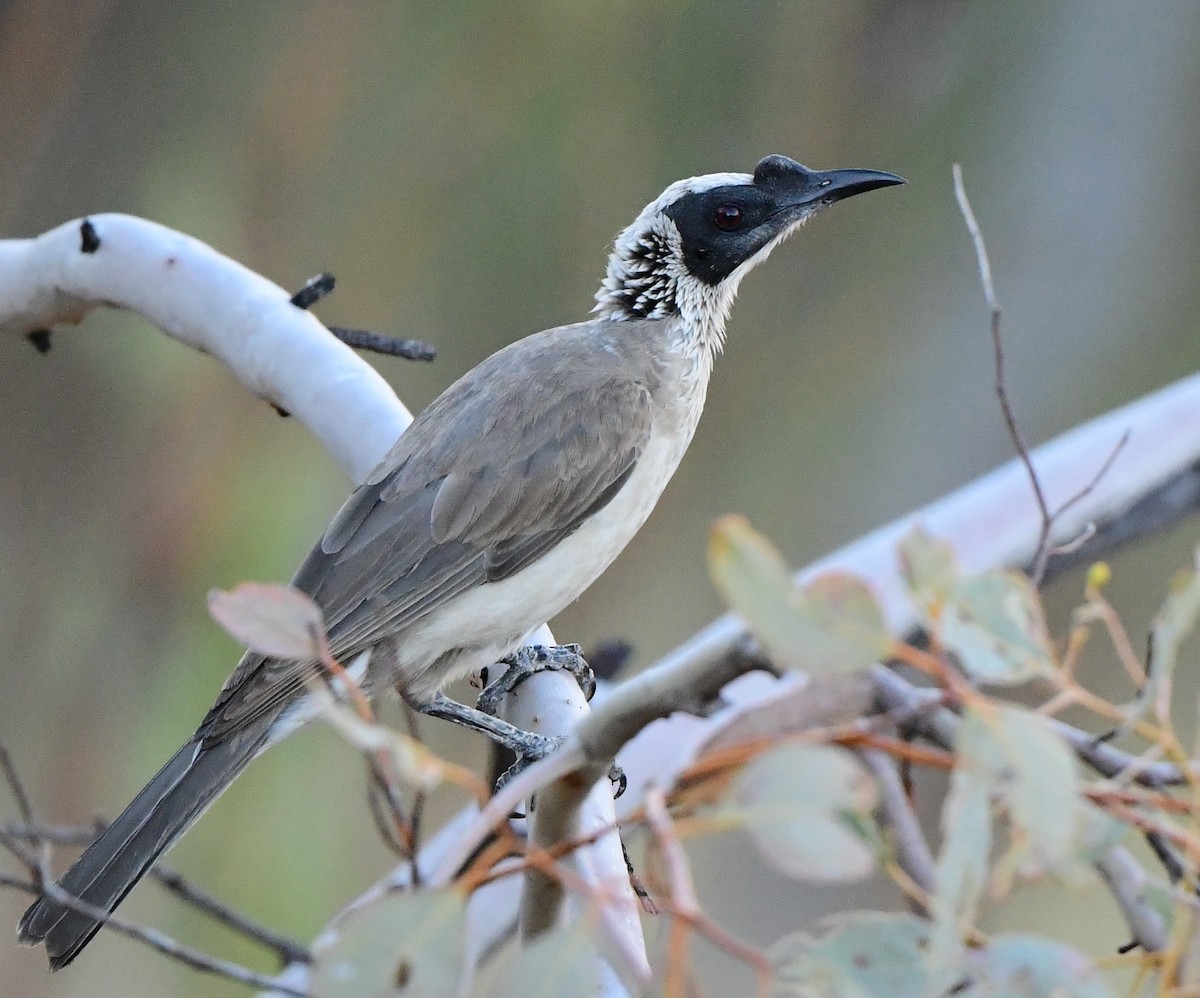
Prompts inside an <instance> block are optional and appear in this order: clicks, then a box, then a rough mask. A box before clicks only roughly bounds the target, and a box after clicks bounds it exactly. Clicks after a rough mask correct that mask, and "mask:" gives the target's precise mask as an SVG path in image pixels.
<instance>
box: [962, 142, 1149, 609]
mask: <svg viewBox="0 0 1200 998" xmlns="http://www.w3.org/2000/svg"><path fill="white" fill-rule="evenodd" d="M950 170H951V173H952V174H953V176H954V197H955V199H956V200H957V201H958V207H959V210H960V211H961V213H962V217H963V222H964V223H965V224H966V226H967V231H968V232H969V233H970V235H971V242H972V243H973V244H974V246H975V258H976V260H977V261H978V264H979V283H980V284H981V285H982V286H983V300H984V302H985V303H986V304H987V307H988V309H989V310H990V311H991V329H992V352H993V355H994V363H995V370H996V385H995V387H996V398H997V399H999V401H1000V412H1001V414H1002V415H1003V416H1004V425H1005V427H1006V428H1007V429H1008V435H1009V437H1010V438H1011V440H1012V442H1013V447H1014V448H1015V449H1016V452H1017V457H1018V458H1019V459H1020V461H1021V463H1022V464H1023V465H1024V466H1025V472H1026V474H1027V475H1028V478H1029V484H1030V486H1031V488H1032V489H1033V496H1034V500H1035V502H1036V503H1037V508H1038V514H1039V516H1040V517H1041V521H1042V523H1041V528H1040V530H1039V533H1038V543H1037V551H1036V554H1035V555H1034V558H1033V562H1032V564H1031V566H1030V570H1029V576H1030V578H1031V579H1032V580H1033V584H1034V585H1035V586H1037V585H1041V583H1042V580H1043V579H1044V578H1045V576H1046V568H1047V566H1048V564H1049V562H1050V558H1051V557H1053V556H1054V555H1056V554H1066V553H1071V552H1072V551H1074V550H1076V549H1077V548H1078V547H1081V546H1082V545H1083V544H1085V543H1086V542H1087V541H1088V540H1089V539H1090V538H1091V536H1092V535H1093V534H1094V533H1095V532H1096V528H1095V527H1094V525H1092V529H1091V530H1090V531H1087V530H1085V531H1084V532H1083V533H1082V534H1081V535H1080V537H1079V538H1076V539H1075V540H1073V541H1070V542H1068V543H1067V544H1065V545H1062V546H1060V547H1055V546H1054V545H1052V544H1051V543H1050V534H1051V532H1052V531H1053V529H1054V523H1055V521H1056V520H1057V519H1058V518H1059V517H1060V516H1062V514H1063V513H1065V512H1066V511H1067V510H1069V509H1070V508H1071V507H1072V506H1074V505H1075V504H1076V503H1078V502H1081V501H1082V500H1083V499H1085V498H1086V497H1087V496H1088V495H1090V494H1091V492H1092V491H1093V490H1094V489H1095V488H1096V485H1097V484H1098V483H1099V482H1100V480H1101V479H1102V478H1103V477H1104V476H1105V474H1107V473H1108V470H1109V469H1110V468H1111V467H1112V465H1113V462H1114V461H1116V459H1117V455H1118V454H1120V453H1121V451H1122V450H1123V449H1124V447H1125V444H1126V443H1127V442H1128V440H1129V431H1128V430H1126V431H1125V433H1123V434H1122V436H1121V438H1120V439H1119V440H1118V441H1117V443H1116V445H1115V446H1114V447H1113V449H1112V451H1111V452H1110V453H1109V455H1108V457H1107V458H1105V460H1104V463H1103V464H1101V466H1100V469H1099V470H1098V471H1097V472H1096V473H1095V475H1093V476H1092V479H1091V481H1089V482H1088V483H1087V484H1086V485H1085V486H1083V488H1081V489H1080V490H1079V491H1078V492H1076V493H1075V494H1074V495H1072V496H1071V497H1070V498H1068V499H1067V500H1066V501H1065V502H1063V503H1062V505H1060V506H1059V507H1058V508H1057V509H1055V510H1053V511H1052V510H1051V509H1050V504H1049V503H1048V502H1047V501H1046V492H1045V489H1044V488H1043V486H1042V481H1041V478H1040V477H1039V476H1038V473H1037V470H1036V469H1035V468H1034V465H1033V457H1032V455H1031V454H1030V451H1029V445H1028V444H1027V443H1026V442H1025V435H1024V434H1023V433H1022V432H1021V427H1020V425H1019V424H1018V423H1017V417H1016V413H1015V412H1014V411H1013V407H1012V401H1011V399H1010V398H1009V395H1008V383H1007V377H1006V373H1005V367H1004V338H1003V336H1002V335H1001V316H1002V312H1001V309H1000V304H999V302H998V301H997V300H996V287H995V284H994V283H993V281H992V265H991V263H990V261H989V260H988V252H987V245H986V244H985V243H984V240H983V230H982V229H981V228H980V227H979V222H978V220H977V219H976V218H975V212H974V210H973V209H972V208H971V202H970V199H969V198H968V197H967V190H966V187H965V186H964V184H963V176H962V164H961V163H954V164H953V165H952V166H951V168H950Z"/></svg>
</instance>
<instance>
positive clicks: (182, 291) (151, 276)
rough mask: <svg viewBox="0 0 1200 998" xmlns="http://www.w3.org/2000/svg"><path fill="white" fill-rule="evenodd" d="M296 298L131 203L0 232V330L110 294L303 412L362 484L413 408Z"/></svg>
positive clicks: (267, 395)
mask: <svg viewBox="0 0 1200 998" xmlns="http://www.w3.org/2000/svg"><path fill="white" fill-rule="evenodd" d="M290 298H291V296H290V295H289V294H288V292H286V291H285V290H284V289H283V288H281V287H279V285H277V284H275V283H273V282H271V281H269V280H267V279H266V278H265V277H261V276H260V275H258V274H256V273H254V272H253V271H252V270H249V269H248V268H246V267H243V266H242V265H241V264H240V263H237V262H236V261H235V260H231V259H230V258H229V257H227V256H225V255H224V254H222V253H219V252H217V251H216V250H215V249H213V248H212V247H211V246H208V245H206V244H205V243H202V242H200V241H199V240H198V239H193V238H192V237H191V236H186V235H184V234H183V233H181V232H176V231H175V230H174V229H168V228H167V227H166V226H163V225H159V224H157V223H155V222H150V221H147V220H146V219H144V218H135V217H133V216H131V215H115V214H103V215H90V216H88V217H87V218H85V219H78V220H76V221H73V222H67V223H66V224H64V225H60V226H58V228H55V229H51V230H50V231H49V232H46V233H44V234H43V235H40V236H38V237H37V238H35V239H4V240H0V335H3V334H14V335H18V336H27V335H29V334H30V333H35V332H39V331H42V330H49V329H51V327H53V326H57V325H63V324H71V325H74V324H76V323H79V322H80V321H82V320H83V319H84V318H85V317H86V316H87V315H88V314H90V313H91V312H92V311H93V310H94V309H96V308H100V307H102V306H107V307H109V308H121V309H127V310H128V311H131V312H136V313H138V314H139V315H141V316H143V317H144V318H146V319H147V320H149V321H150V322H151V323H153V324H154V325H155V326H157V327H158V328H159V329H160V330H162V331H163V332H164V333H166V334H167V335H168V336H170V337H171V338H172V339H176V340H179V341H180V342H181V343H186V344H187V345H188V346H190V347H194V348H195V349H197V350H200V351H202V352H204V353H209V354H212V355H213V356H214V357H217V358H219V359H220V360H221V361H222V362H224V364H225V365H226V366H227V367H228V368H229V369H230V371H232V372H233V374H234V375H235V376H236V377H237V378H238V379H239V380H240V381H241V382H242V384H244V385H245V386H246V387H247V388H248V389H249V390H250V391H251V392H252V393H253V394H254V395H256V396H258V397H259V398H262V399H265V400H267V401H268V402H273V403H274V404H275V405H277V406H279V407H280V408H281V409H283V410H285V411H286V412H289V413H291V414H292V415H293V416H295V417H296V418H297V419H299V420H300V421H301V422H302V423H304V425H305V426H306V427H308V429H309V430H310V431H312V433H313V435H314V436H315V437H316V438H317V439H318V440H319V441H320V442H321V443H322V444H323V445H324V446H325V448H326V450H328V451H329V453H330V455H332V457H333V459H334V460H335V461H337V463H338V464H339V465H341V467H342V469H343V470H344V471H345V472H346V473H347V474H348V475H349V476H350V478H351V479H352V480H353V481H354V482H355V483H356V484H357V483H358V482H361V481H362V480H363V479H364V478H366V476H367V474H368V473H369V472H370V471H371V469H372V468H373V467H374V466H375V465H376V464H378V463H379V461H380V459H381V458H382V457H383V456H384V455H385V454H386V453H387V451H388V449H389V448H390V447H391V446H392V444H394V443H395V442H396V439H397V438H398V437H399V436H400V434H401V432H403V430H404V429H405V427H407V426H408V424H409V423H410V422H411V421H412V416H411V415H410V414H409V412H408V410H407V409H405V407H404V405H403V404H402V403H401V402H400V400H399V399H398V398H396V395H395V393H394V392H393V391H392V390H391V388H390V387H389V386H388V383H387V382H386V381H384V379H383V378H382V377H380V375H379V373H378V372H377V371H376V370H375V369H374V368H373V367H372V366H371V365H370V364H368V363H366V362H365V361H363V360H362V359H361V358H360V357H359V356H358V355H357V354H355V352H354V351H353V350H351V349H350V348H349V347H348V346H346V345H345V344H343V343H341V342H339V341H338V340H337V339H335V338H334V337H333V336H331V335H330V333H329V331H328V330H327V329H326V328H325V327H324V326H323V325H321V323H320V321H319V320H318V319H317V318H316V316H314V315H312V314H311V313H309V312H306V311H303V310H302V309H299V308H297V307H296V306H295V305H293V304H292V303H291V300H290Z"/></svg>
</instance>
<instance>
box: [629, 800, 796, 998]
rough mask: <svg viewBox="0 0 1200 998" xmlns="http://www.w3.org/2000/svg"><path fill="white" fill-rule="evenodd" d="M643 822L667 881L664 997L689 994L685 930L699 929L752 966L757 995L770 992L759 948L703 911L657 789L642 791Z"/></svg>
mask: <svg viewBox="0 0 1200 998" xmlns="http://www.w3.org/2000/svg"><path fill="white" fill-rule="evenodd" d="M645 808H646V824H647V825H648V826H649V827H650V831H651V832H652V833H653V835H654V839H655V842H656V844H657V845H658V849H659V852H660V854H661V855H662V858H663V862H664V863H665V865H666V868H667V878H668V880H669V881H670V898H669V899H668V900H667V901H666V903H665V910H666V911H667V912H668V913H670V915H671V916H672V919H671V930H670V935H669V938H668V943H667V968H666V984H665V987H664V993H665V994H666V995H668V996H677V995H678V996H683V995H688V994H691V993H692V992H691V990H690V989H689V987H688V979H687V966H688V964H687V934H688V930H689V929H695V930H698V931H700V932H702V933H703V934H704V935H705V936H706V937H707V938H708V939H709V941H710V942H712V943H714V944H715V945H716V946H719V947H720V948H721V949H723V950H725V951H726V952H727V953H729V954H730V955H731V956H733V957H735V958H736V959H738V960H741V961H742V962H743V963H745V964H747V965H748V966H750V967H752V968H753V969H754V970H755V972H756V975H757V994H758V995H760V996H765V995H768V994H770V990H771V978H772V975H773V972H774V968H772V966H771V963H770V961H769V960H768V959H767V958H766V956H764V955H763V954H762V953H761V952H760V951H759V950H757V949H755V948H754V947H753V946H748V945H746V944H745V943H743V942H741V941H740V940H738V939H735V938H734V937H733V936H731V935H730V934H729V933H728V932H726V931H725V930H724V929H723V928H721V926H719V925H718V924H717V923H716V922H714V921H713V920H712V919H711V918H709V917H708V915H707V914H706V913H705V911H704V909H703V907H702V906H701V904H700V899H699V896H698V895H697V894H696V886H695V883H694V882H693V880H692V870H691V866H690V865H689V864H688V860H687V856H686V855H685V854H684V851H683V846H682V844H681V843H680V841H679V836H678V835H677V834H676V832H675V826H674V822H672V821H671V816H670V814H669V813H668V811H667V803H666V798H665V797H664V795H663V793H662V791H661V790H658V789H650V790H647V791H646V800H645Z"/></svg>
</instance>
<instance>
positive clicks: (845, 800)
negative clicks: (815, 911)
mask: <svg viewBox="0 0 1200 998" xmlns="http://www.w3.org/2000/svg"><path fill="white" fill-rule="evenodd" d="M874 805H875V784H874V782H873V781H872V780H871V777H870V775H869V774H868V773H867V771H866V770H865V769H864V768H863V767H862V765H861V764H860V763H859V762H858V760H856V759H855V758H854V757H853V756H852V755H850V753H848V752H846V751H845V750H843V749H836V748H830V747H828V746H824V745H795V744H792V745H783V746H780V747H779V748H776V749H772V750H771V751H769V752H764V753H763V754H762V755H760V756H758V757H757V758H755V759H753V760H751V761H750V762H749V763H747V764H746V766H744V767H743V768H742V770H741V772H739V773H738V775H737V777H736V778H735V779H734V783H733V787H732V790H731V793H730V799H729V800H728V801H727V802H726V803H725V804H724V805H723V806H722V808H721V809H720V810H719V812H718V814H719V816H720V818H721V819H724V820H725V821H728V822H729V823H731V824H736V825H740V826H742V827H744V828H746V830H747V831H749V833H750V834H751V835H752V836H753V837H754V839H755V841H756V842H757V843H758V846H759V848H760V849H762V851H763V853H764V855H765V856H766V857H767V859H768V860H769V861H770V862H771V863H772V864H774V865H775V866H776V867H777V868H778V869H779V870H781V871H783V872H784V873H786V874H788V875H789V876H793V877H799V878H805V879H810V880H850V879H856V878H860V877H865V876H866V875H867V874H868V873H870V872H871V870H872V869H873V868H874V864H875V853H874V849H873V843H872V842H871V841H870V840H869V839H868V837H867V836H865V835H864V833H863V829H864V828H865V827H867V826H868V824H869V822H870V820H871V811H872V809H873V807H874Z"/></svg>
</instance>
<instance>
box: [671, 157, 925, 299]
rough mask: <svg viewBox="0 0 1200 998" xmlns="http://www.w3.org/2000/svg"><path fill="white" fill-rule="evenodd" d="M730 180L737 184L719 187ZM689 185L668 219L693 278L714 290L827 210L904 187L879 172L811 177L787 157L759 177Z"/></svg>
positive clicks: (764, 163) (765, 164)
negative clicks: (875, 192)
mask: <svg viewBox="0 0 1200 998" xmlns="http://www.w3.org/2000/svg"><path fill="white" fill-rule="evenodd" d="M726 178H728V179H729V180H731V181H734V182H731V183H721V182H720V181H721V180H722V179H726ZM743 178H744V179H743ZM706 182H712V184H711V185H710V183H706ZM686 183H690V184H691V187H692V189H688V188H687V187H684V189H683V190H682V191H681V193H680V194H679V196H678V197H677V198H676V199H675V200H674V201H672V202H671V203H670V204H667V205H665V206H664V207H663V214H664V215H666V216H667V217H668V218H670V219H671V220H672V221H673V222H674V223H675V227H676V228H677V229H678V230H679V235H680V238H681V240H682V251H683V262H684V264H685V265H686V267H687V269H688V271H689V272H690V273H691V274H692V275H693V276H694V277H696V278H697V279H698V280H700V281H703V282H704V283H705V284H710V285H711V284H719V283H720V282H721V281H723V280H724V279H725V278H727V277H728V276H729V275H730V274H732V273H733V272H734V271H735V270H736V269H737V268H738V267H740V266H741V265H742V264H743V263H745V262H747V261H748V260H751V259H753V258H754V257H755V255H756V254H758V253H760V252H761V251H762V250H763V249H765V248H768V247H769V246H770V245H771V243H772V242H773V241H775V240H776V239H779V238H781V237H783V236H785V235H787V233H788V232H790V231H791V230H792V229H793V228H794V227H795V226H796V225H798V224H800V223H801V222H803V221H804V220H805V219H807V218H808V217H809V216H811V215H812V214H814V213H815V212H817V211H820V210H821V209H822V208H824V207H827V206H828V205H831V204H833V203H834V202H835V201H841V200H843V199H845V198H848V197H853V196H854V195H855V194H863V193H865V192H867V191H873V190H875V189H876V188H879V187H889V186H891V185H892V184H902V183H904V180H903V179H901V178H900V177H897V176H895V175H894V174H891V173H881V172H879V171H877V170H810V169H808V167H806V166H801V165H800V164H799V163H797V162H796V161H795V160H793V159H788V157H786V156H767V157H766V158H765V159H763V160H761V161H760V162H759V164H758V166H756V167H755V168H754V174H753V176H750V177H747V176H745V175H738V174H732V175H731V174H715V175H713V176H712V177H697V178H695V179H694V180H693V181H691V182H685V184H686Z"/></svg>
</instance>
